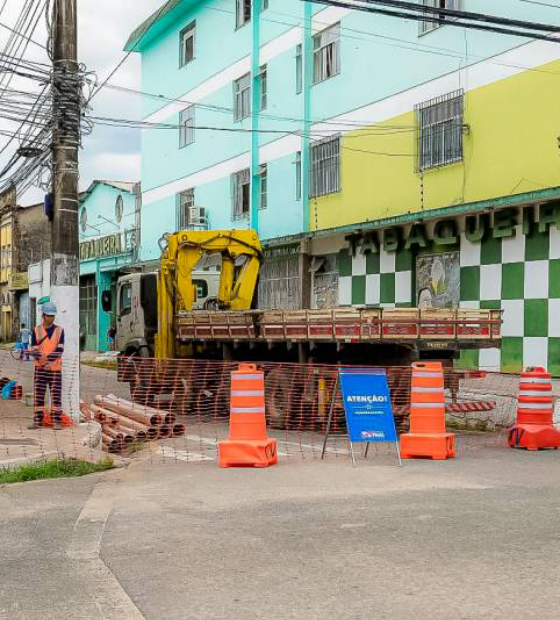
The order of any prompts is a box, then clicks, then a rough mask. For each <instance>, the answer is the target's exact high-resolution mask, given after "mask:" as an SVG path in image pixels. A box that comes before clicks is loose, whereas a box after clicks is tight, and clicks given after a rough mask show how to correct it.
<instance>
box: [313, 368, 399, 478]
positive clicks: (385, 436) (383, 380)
mask: <svg viewBox="0 0 560 620" xmlns="http://www.w3.org/2000/svg"><path fill="white" fill-rule="evenodd" d="M339 386H340V387H342V395H343V399H344V413H345V417H346V426H347V429H348V443H349V445H350V455H351V457H352V465H353V466H354V467H356V455H355V452H354V441H358V442H365V443H366V449H365V452H364V459H367V457H368V452H369V444H370V443H374V442H375V443H379V442H388V443H394V444H395V450H396V454H397V460H398V464H399V467H402V459H401V450H400V443H399V438H398V435H397V430H396V426H395V418H394V415H393V410H392V406H391V397H390V393H389V386H388V383H387V376H386V374H385V373H384V372H371V371H367V370H359V369H357V370H356V371H352V370H348V371H347V372H346V373H344V372H339V373H338V374H337V377H336V380H335V384H334V389H333V395H332V398H331V404H330V408H329V417H328V419H327V427H326V429H325V437H324V440H323V450H322V453H321V460H323V459H324V458H325V452H326V450H327V442H328V440H329V436H330V432H331V427H332V421H333V417H334V407H335V402H336V398H337V395H338V388H339ZM347 401H348V402H347Z"/></svg>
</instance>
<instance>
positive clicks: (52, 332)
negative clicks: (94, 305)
mask: <svg viewBox="0 0 560 620" xmlns="http://www.w3.org/2000/svg"><path fill="white" fill-rule="evenodd" d="M55 316H56V306H55V305H54V304H53V303H51V302H48V303H46V304H45V305H44V306H43V322H42V323H41V325H38V326H37V327H36V328H35V329H34V331H33V334H32V336H31V355H32V356H33V357H34V358H35V390H34V417H33V422H32V423H31V424H30V426H29V428H38V427H39V426H41V425H42V423H43V419H44V414H45V397H46V394H47V388H48V389H49V392H50V400H51V409H52V412H51V414H52V418H53V425H54V428H55V429H56V430H58V429H61V428H62V355H63V353H64V330H63V329H62V327H60V326H58V325H56V324H55V322H54V319H55Z"/></svg>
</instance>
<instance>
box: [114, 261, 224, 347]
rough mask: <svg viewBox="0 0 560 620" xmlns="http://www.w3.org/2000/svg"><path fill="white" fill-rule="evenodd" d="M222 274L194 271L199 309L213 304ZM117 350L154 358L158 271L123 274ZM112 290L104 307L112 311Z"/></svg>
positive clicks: (117, 304)
mask: <svg viewBox="0 0 560 620" xmlns="http://www.w3.org/2000/svg"><path fill="white" fill-rule="evenodd" d="M219 279H220V273H219V271H218V270H217V269H215V268H214V269H212V270H211V269H206V270H201V271H195V272H194V273H193V284H194V285H195V287H196V292H197V296H196V302H195V305H194V309H195V310H203V309H207V308H210V307H212V304H213V300H214V299H216V296H217V294H218V286H219ZM116 295H117V299H116V304H115V307H116V329H117V334H116V340H115V345H116V350H117V351H120V352H121V353H124V354H126V355H139V356H141V357H153V356H154V352H155V350H154V345H155V335H156V333H157V330H158V273H157V272H152V273H133V274H128V275H125V276H122V277H121V278H119V281H118V283H117V291H116ZM111 306H112V298H111V293H110V292H106V293H104V297H103V309H104V310H105V311H107V312H109V311H110V309H111Z"/></svg>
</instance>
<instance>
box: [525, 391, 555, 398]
mask: <svg viewBox="0 0 560 620" xmlns="http://www.w3.org/2000/svg"><path fill="white" fill-rule="evenodd" d="M519 396H538V397H540V398H552V391H547V390H543V391H542V392H539V391H538V390H521V391H520V392H519Z"/></svg>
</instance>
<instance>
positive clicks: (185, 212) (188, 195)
mask: <svg viewBox="0 0 560 620" xmlns="http://www.w3.org/2000/svg"><path fill="white" fill-rule="evenodd" d="M192 207H194V189H187V190H185V191H184V192H181V193H179V194H177V230H187V229H188V227H189V226H190V223H191V221H190V210H191V208H192Z"/></svg>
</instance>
